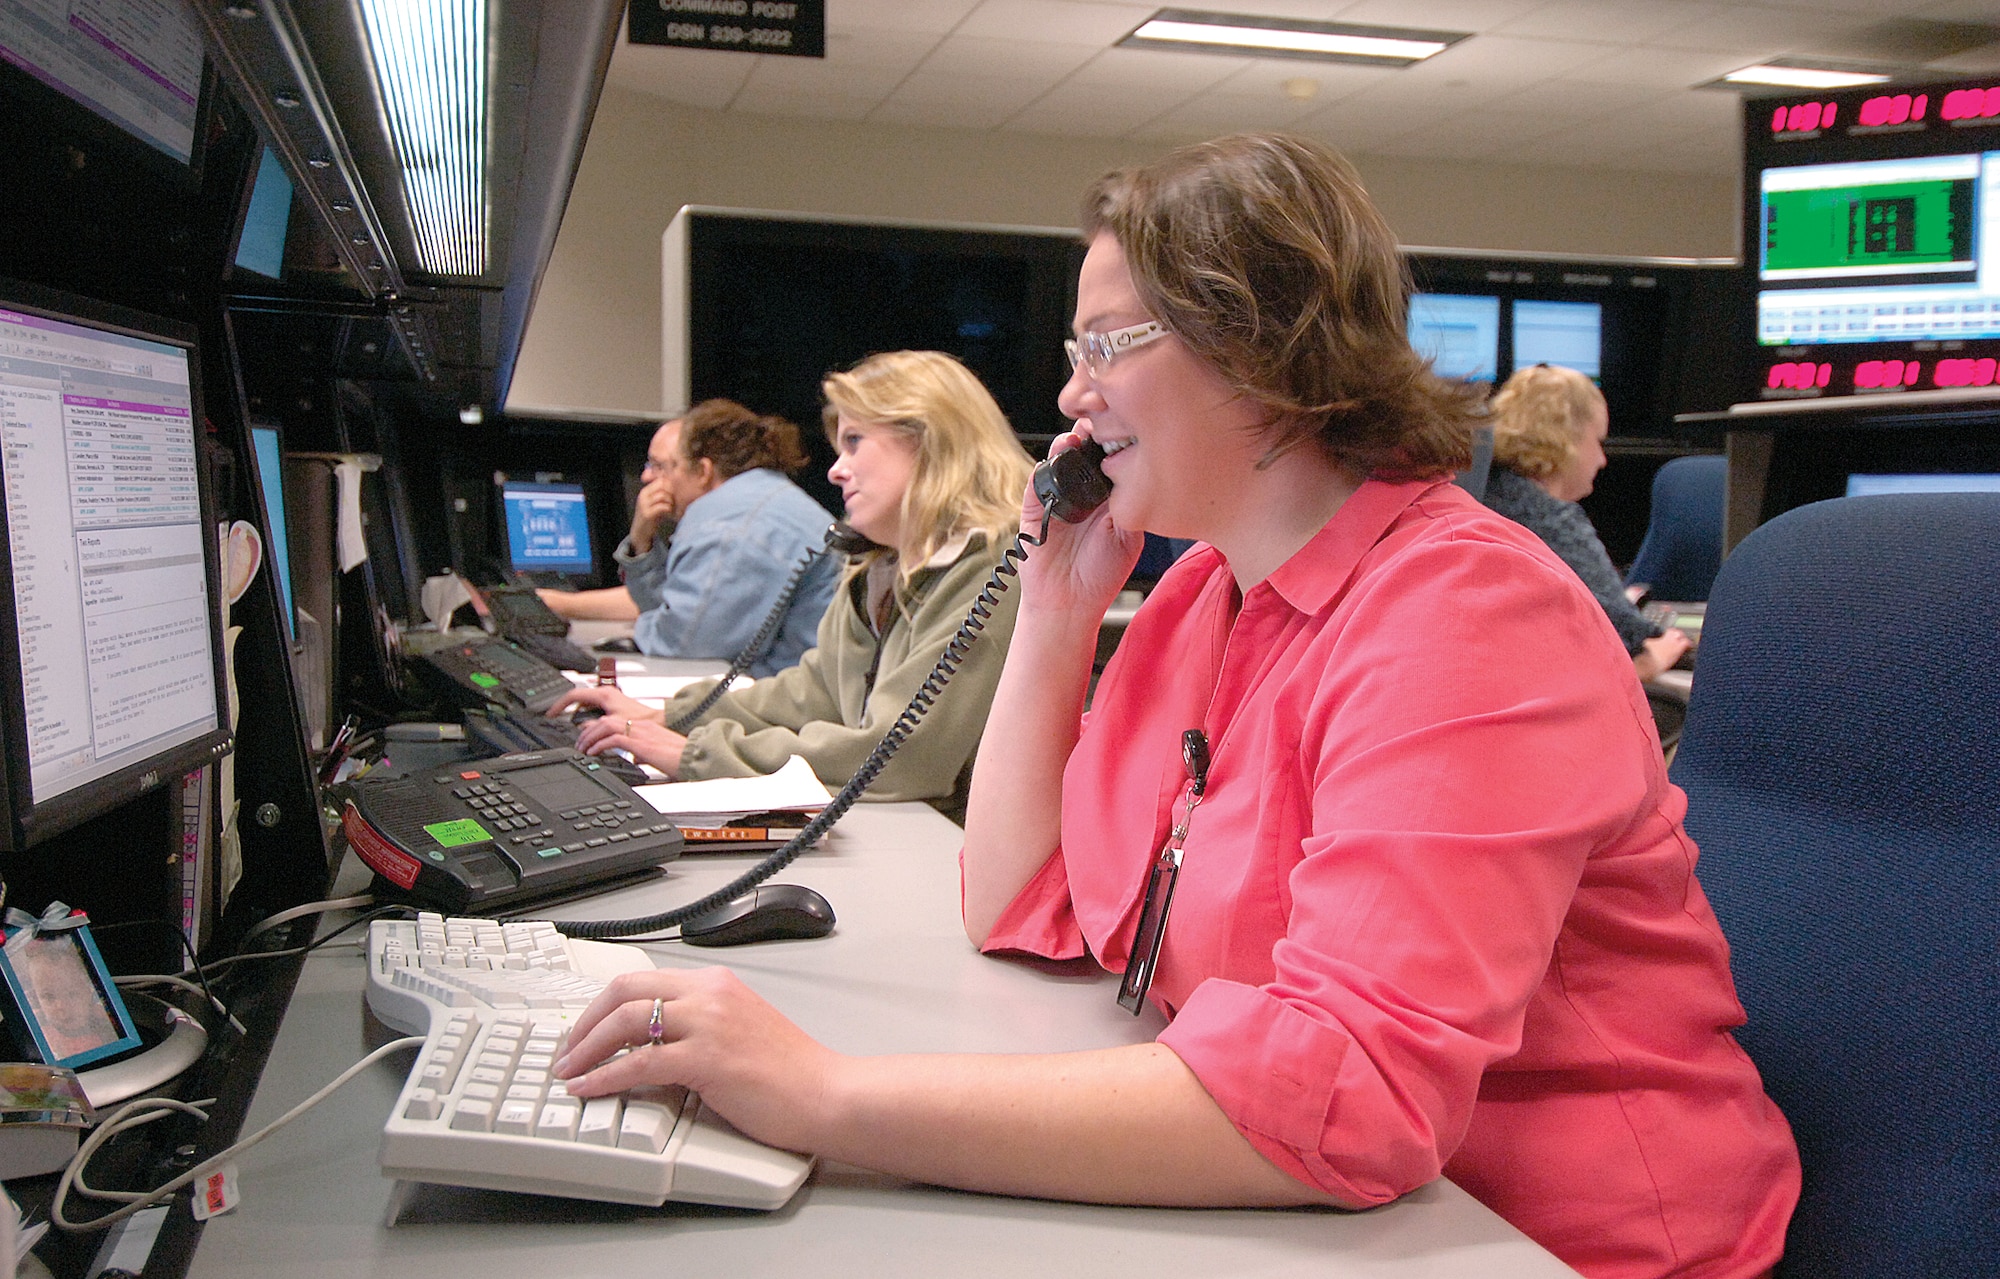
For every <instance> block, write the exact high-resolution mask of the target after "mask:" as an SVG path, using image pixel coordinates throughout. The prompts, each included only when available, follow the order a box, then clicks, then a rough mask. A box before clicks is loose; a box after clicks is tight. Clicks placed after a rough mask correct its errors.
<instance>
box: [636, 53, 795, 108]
mask: <svg viewBox="0 0 2000 1279" xmlns="http://www.w3.org/2000/svg"><path fill="white" fill-rule="evenodd" d="M761 56H762V55H758V54H745V53H722V52H716V51H712V50H707V49H670V48H664V47H659V46H648V45H633V46H630V47H629V48H625V49H621V50H620V51H619V53H618V54H617V55H614V56H613V58H612V60H611V68H610V70H609V72H608V73H607V74H606V76H605V78H606V79H607V80H608V81H609V82H610V83H612V84H615V85H617V86H618V87H619V88H621V89H630V90H632V91H633V92H635V93H647V94H651V95H652V96H654V97H656V98H664V99H666V100H667V101H669V102H678V103H681V104H682V105H684V106H691V107H706V108H708V109H710V110H715V109H718V108H721V107H724V106H727V105H728V103H729V100H730V99H731V98H733V97H735V96H736V91H737V90H738V89H740V88H742V87H743V82H744V81H746V80H748V79H749V78H750V71H751V68H753V67H755V66H756V65H757V61H758V58H759V57H761Z"/></svg>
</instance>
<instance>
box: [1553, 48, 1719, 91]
mask: <svg viewBox="0 0 2000 1279" xmlns="http://www.w3.org/2000/svg"><path fill="white" fill-rule="evenodd" d="M1744 65H1745V63H1744V61H1743V57H1742V55H1740V54H1735V53H1722V52H1717V51H1716V50H1713V49H1707V50H1702V49H1662V48H1645V49H1618V50H1615V51H1611V52H1607V53H1606V54H1605V55H1604V56H1603V57H1602V58H1599V59H1598V60H1597V61H1595V62H1586V63H1584V64H1583V65H1582V66H1580V67H1577V68H1575V69H1573V70H1570V71H1565V72H1564V73H1563V74H1562V75H1561V76H1560V77H1559V78H1558V82H1559V83H1563V84H1599V85H1603V84H1611V85H1644V86H1647V87H1649V88H1655V89H1686V88H1689V87H1691V86H1693V85H1697V84H1705V83H1707V82H1708V81H1710V80H1713V79H1715V78H1716V77H1718V76H1722V75H1726V74H1728V73H1729V72H1731V71H1734V70H1736V69H1737V68H1738V67H1741V66H1744Z"/></svg>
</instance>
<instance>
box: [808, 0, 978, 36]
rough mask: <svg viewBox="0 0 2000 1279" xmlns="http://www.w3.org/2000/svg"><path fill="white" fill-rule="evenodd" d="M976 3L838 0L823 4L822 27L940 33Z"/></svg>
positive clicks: (971, 0) (963, 0)
mask: <svg viewBox="0 0 2000 1279" xmlns="http://www.w3.org/2000/svg"><path fill="white" fill-rule="evenodd" d="M978 7H979V0H838V3H835V4H830V5H828V6H827V10H828V12H827V15H826V29H827V31H829V32H834V31H890V32H929V33H930V34H933V35H943V34H944V33H945V32H947V31H950V30H952V29H953V28H955V27H957V26H958V24H959V23H961V22H963V21H965V15H967V14H969V13H971V12H972V11H973V10H974V9H976V8H978Z"/></svg>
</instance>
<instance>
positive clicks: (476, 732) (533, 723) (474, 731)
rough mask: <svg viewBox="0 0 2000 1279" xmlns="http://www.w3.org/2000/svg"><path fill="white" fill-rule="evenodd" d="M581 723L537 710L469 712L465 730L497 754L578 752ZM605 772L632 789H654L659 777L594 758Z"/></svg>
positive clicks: (619, 759) (624, 762)
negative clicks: (541, 713)
mask: <svg viewBox="0 0 2000 1279" xmlns="http://www.w3.org/2000/svg"><path fill="white" fill-rule="evenodd" d="M579 726H580V721H577V720H572V719H564V718H552V717H550V716H547V715H537V714H535V713H534V712H533V711H501V710H487V711H467V712H465V729H466V731H467V732H468V733H470V734H471V735H472V736H473V738H474V739H475V740H477V741H478V742H479V743H480V744H481V745H483V746H485V747H486V748H487V749H488V750H490V751H492V752H493V753H494V754H496V755H511V754H513V753H515V752H516V751H546V750H575V749H576V734H577V729H578V728H579ZM594 758H595V759H596V760H597V762H598V763H599V764H602V765H603V766H604V771H605V772H607V773H610V774H611V775H612V776H614V777H617V778H620V779H622V780H623V781H624V782H625V784H626V785H628V786H650V785H652V784H653V783H654V782H656V781H659V780H660V778H659V777H658V776H651V777H649V776H647V774H646V770H645V769H643V768H640V767H639V766H638V765H637V764H635V763H633V762H632V761H631V760H629V759H626V758H624V757H623V756H620V755H612V754H604V755H598V756H594Z"/></svg>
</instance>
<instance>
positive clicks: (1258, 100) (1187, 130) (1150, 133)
mask: <svg viewBox="0 0 2000 1279" xmlns="http://www.w3.org/2000/svg"><path fill="white" fill-rule="evenodd" d="M1317 107H1318V104H1317V103H1314V102H1294V101H1292V100H1291V99H1290V98H1287V97H1286V96H1285V95H1284V94H1282V93H1277V92H1272V93H1269V94H1263V95H1259V96H1256V97H1249V96H1245V95H1243V94H1236V93H1230V94H1223V93H1204V94H1201V95H1200V96H1198V97H1196V98H1193V99H1191V100H1189V101H1187V102H1184V103H1182V104H1181V105H1180V106H1177V107H1175V108H1174V109H1173V110H1171V111H1168V112H1165V113H1164V114H1162V115H1160V116H1158V117H1156V118H1155V119H1153V120H1151V121H1149V122H1148V123H1146V124H1145V125H1144V126H1142V127H1141V128H1139V129H1137V130H1136V131H1134V133H1133V136H1134V137H1139V138H1161V139H1167V138H1212V137H1219V136H1221V135H1222V134H1225V133H1239V132H1242V131H1243V130H1245V129H1290V128H1292V127H1294V126H1295V125H1297V124H1298V122H1299V121H1301V120H1303V119H1305V118H1306V117H1307V116H1309V115H1311V114H1313V112H1314V111H1315V110H1316V109H1317Z"/></svg>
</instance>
